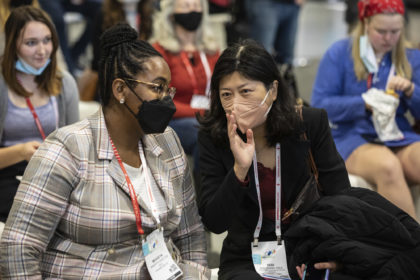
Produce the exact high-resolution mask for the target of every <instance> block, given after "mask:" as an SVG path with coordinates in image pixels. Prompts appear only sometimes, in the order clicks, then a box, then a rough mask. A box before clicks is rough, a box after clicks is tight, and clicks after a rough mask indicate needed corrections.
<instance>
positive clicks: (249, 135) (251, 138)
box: [246, 128, 254, 145]
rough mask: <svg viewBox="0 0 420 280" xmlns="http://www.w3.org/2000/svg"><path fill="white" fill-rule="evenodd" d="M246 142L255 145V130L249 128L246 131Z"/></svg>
mask: <svg viewBox="0 0 420 280" xmlns="http://www.w3.org/2000/svg"><path fill="white" fill-rule="evenodd" d="M246 143H247V144H250V145H254V132H252V129H249V128H248V129H247V131H246Z"/></svg>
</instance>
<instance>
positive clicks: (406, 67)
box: [351, 17, 413, 81]
mask: <svg viewBox="0 0 420 280" xmlns="http://www.w3.org/2000/svg"><path fill="white" fill-rule="evenodd" d="M371 18H372V17H370V18H368V19H367V21H368V22H369V21H370V20H371ZM365 28H366V27H365V23H364V22H362V21H360V20H359V22H358V23H357V25H356V28H355V29H354V30H353V32H352V38H353V45H352V52H351V55H352V58H353V62H354V73H355V74H356V77H357V80H359V81H360V80H366V79H367V77H368V74H369V73H368V71H367V69H366V67H365V65H364V64H363V61H362V59H361V58H360V47H359V41H360V37H361V36H363V35H365ZM408 45H409V44H408V42H407V41H406V39H405V35H404V28H403V30H401V34H400V38H399V39H398V42H397V45H396V46H395V47H394V49H393V50H392V62H393V63H394V65H395V70H396V72H397V75H399V76H401V77H404V78H406V79H409V80H411V76H412V74H413V72H412V69H411V65H410V63H409V62H408V59H407V55H406V52H405V49H406V47H407V46H408Z"/></svg>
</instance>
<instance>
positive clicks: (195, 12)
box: [150, 0, 219, 172]
mask: <svg viewBox="0 0 420 280" xmlns="http://www.w3.org/2000/svg"><path fill="white" fill-rule="evenodd" d="M160 7H161V11H160V12H159V13H156V17H155V18H154V21H153V33H152V38H151V39H150V41H151V42H152V43H153V46H154V47H155V49H157V50H158V51H159V52H160V53H161V54H162V56H163V57H164V58H165V60H166V62H167V63H168V65H169V68H170V69H171V72H172V83H171V85H173V86H174V87H176V89H177V94H176V95H175V98H174V103H175V105H176V109H177V111H176V113H175V115H174V118H173V120H172V121H171V122H170V123H169V125H170V126H171V127H172V128H173V129H174V130H175V132H176V133H177V134H178V136H179V139H180V140H181V144H182V147H183V148H184V150H185V152H186V153H187V154H189V155H191V156H193V157H194V169H195V172H198V165H197V163H198V157H197V155H198V152H197V132H198V123H197V120H196V118H195V114H196V113H199V112H203V111H204V110H206V109H208V108H209V107H208V106H209V89H210V79H211V74H212V72H213V68H214V64H215V63H216V60H217V58H218V56H219V54H218V46H217V44H216V42H215V39H214V37H212V35H211V31H210V29H209V24H208V22H207V17H208V3H207V1H204V0H163V1H161V2H160Z"/></svg>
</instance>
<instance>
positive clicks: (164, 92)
mask: <svg viewBox="0 0 420 280" xmlns="http://www.w3.org/2000/svg"><path fill="white" fill-rule="evenodd" d="M126 80H129V81H133V82H137V83H139V84H144V85H147V86H149V87H150V88H151V90H153V91H154V92H155V93H157V94H158V95H159V98H163V97H165V96H170V97H171V98H174V96H175V93H176V88H174V87H168V85H163V84H155V83H150V82H143V81H139V80H135V79H129V78H127V79H126Z"/></svg>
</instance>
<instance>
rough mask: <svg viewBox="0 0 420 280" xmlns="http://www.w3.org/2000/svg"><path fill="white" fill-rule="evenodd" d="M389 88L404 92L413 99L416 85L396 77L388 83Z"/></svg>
mask: <svg viewBox="0 0 420 280" xmlns="http://www.w3.org/2000/svg"><path fill="white" fill-rule="evenodd" d="M388 88H389V89H393V90H395V91H402V92H404V94H405V95H406V96H407V97H411V95H412V94H413V91H414V84H413V83H412V82H411V81H410V80H408V79H406V78H403V77H401V76H394V77H392V78H391V80H390V81H389V83H388Z"/></svg>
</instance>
